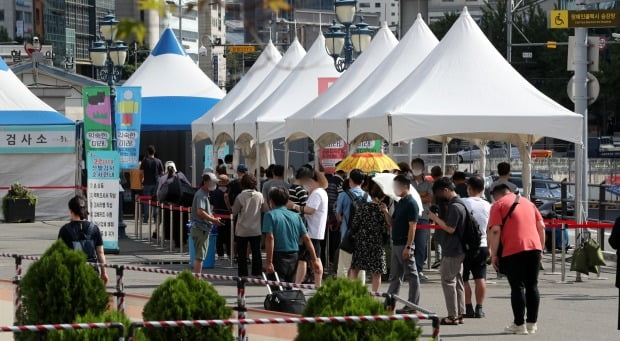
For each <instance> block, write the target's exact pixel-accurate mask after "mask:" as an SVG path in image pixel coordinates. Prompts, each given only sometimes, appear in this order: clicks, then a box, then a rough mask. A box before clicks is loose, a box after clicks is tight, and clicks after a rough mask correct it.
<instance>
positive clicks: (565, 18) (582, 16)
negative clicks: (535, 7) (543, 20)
mask: <svg viewBox="0 0 620 341" xmlns="http://www.w3.org/2000/svg"><path fill="white" fill-rule="evenodd" d="M618 26H620V11H619V10H613V9H611V10H587V11H568V10H555V11H549V27H551V28H576V27H586V28H597V27H598V28H602V27H618Z"/></svg>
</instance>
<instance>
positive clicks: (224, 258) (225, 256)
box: [220, 255, 228, 260]
mask: <svg viewBox="0 0 620 341" xmlns="http://www.w3.org/2000/svg"><path fill="white" fill-rule="evenodd" d="M220 258H221V259H222V260H228V255H223V256H220Z"/></svg>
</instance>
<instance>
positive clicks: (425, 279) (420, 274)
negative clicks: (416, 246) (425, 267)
mask: <svg viewBox="0 0 620 341" xmlns="http://www.w3.org/2000/svg"><path fill="white" fill-rule="evenodd" d="M418 277H419V278H420V280H421V281H428V277H427V276H426V275H425V274H424V273H422V272H420V273H419V274H418Z"/></svg>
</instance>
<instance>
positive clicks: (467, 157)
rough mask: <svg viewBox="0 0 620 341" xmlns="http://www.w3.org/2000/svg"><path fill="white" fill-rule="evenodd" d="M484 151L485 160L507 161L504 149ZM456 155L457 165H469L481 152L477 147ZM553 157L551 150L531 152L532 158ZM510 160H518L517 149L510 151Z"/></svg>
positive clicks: (519, 156) (506, 150)
mask: <svg viewBox="0 0 620 341" xmlns="http://www.w3.org/2000/svg"><path fill="white" fill-rule="evenodd" d="M485 150H486V157H487V158H505V159H508V149H507V148H504V147H497V148H488V147H486V148H485ZM456 155H458V157H459V163H470V162H474V161H476V160H479V159H480V157H481V151H480V148H478V147H477V146H476V147H474V148H472V149H468V150H461V151H459V152H457V153H456ZM552 156H553V151H552V150H548V149H533V150H532V158H550V157H552ZM510 158H512V159H516V160H518V159H520V158H521V155H520V154H519V148H517V147H512V148H511V149H510Z"/></svg>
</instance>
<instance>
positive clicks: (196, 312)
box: [142, 271, 233, 341]
mask: <svg viewBox="0 0 620 341" xmlns="http://www.w3.org/2000/svg"><path fill="white" fill-rule="evenodd" d="M231 313H232V310H231V309H230V308H228V307H226V300H225V299H224V298H222V297H221V296H220V295H218V293H217V291H215V289H214V288H213V286H211V284H209V283H207V282H205V281H202V280H200V279H197V278H195V277H194V275H192V273H191V272H189V271H184V272H182V273H181V274H179V275H178V276H177V277H176V278H169V279H167V280H166V281H165V282H164V283H163V284H161V285H160V286H159V287H158V288H157V289H156V290H155V291H154V292H153V295H151V299H150V300H149V301H148V302H147V304H146V305H145V306H144V311H143V313H142V316H143V318H144V320H145V321H163V320H208V319H228V318H230V316H231ZM144 333H145V334H146V336H147V337H148V339H149V340H152V341H160V340H161V341H170V340H184V341H192V340H214V341H231V340H233V334H232V328H231V327H208V328H192V327H181V328H164V329H156V328H147V329H144Z"/></svg>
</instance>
